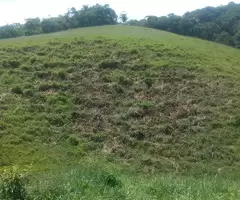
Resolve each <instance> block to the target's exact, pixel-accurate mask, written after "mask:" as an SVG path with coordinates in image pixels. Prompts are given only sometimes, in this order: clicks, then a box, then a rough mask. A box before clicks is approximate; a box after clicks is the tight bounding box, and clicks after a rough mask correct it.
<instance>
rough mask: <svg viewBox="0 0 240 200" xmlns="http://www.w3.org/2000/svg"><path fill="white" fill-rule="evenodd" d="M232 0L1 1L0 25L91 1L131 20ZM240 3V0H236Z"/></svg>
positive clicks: (179, 12)
mask: <svg viewBox="0 0 240 200" xmlns="http://www.w3.org/2000/svg"><path fill="white" fill-rule="evenodd" d="M230 1H231V0H0V25H4V24H7V23H13V22H20V23H22V22H24V19H26V18H30V17H41V18H42V17H47V16H49V15H50V16H57V15H58V14H63V13H65V12H66V11H67V9H68V8H71V7H75V8H81V6H82V5H85V4H88V5H92V4H96V3H99V4H109V5H110V6H111V7H112V8H113V9H114V10H115V11H116V12H117V14H119V13H120V12H122V11H126V12H127V13H128V16H129V17H130V18H131V19H141V18H143V17H145V16H146V15H157V16H162V15H167V14H169V13H175V14H179V15H182V14H184V13H185V12H186V11H192V10H195V9H197V8H203V7H206V6H219V5H225V4H228V3H229V2H230ZM233 1H234V2H235V3H240V0H233Z"/></svg>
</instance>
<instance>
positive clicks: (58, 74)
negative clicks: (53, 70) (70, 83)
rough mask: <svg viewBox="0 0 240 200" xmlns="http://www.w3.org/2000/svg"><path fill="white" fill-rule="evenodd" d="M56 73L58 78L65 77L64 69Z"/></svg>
mask: <svg viewBox="0 0 240 200" xmlns="http://www.w3.org/2000/svg"><path fill="white" fill-rule="evenodd" d="M56 75H57V77H58V78H60V79H63V80H64V79H66V78H67V72H66V71H64V70H60V71H58V72H57V74H56Z"/></svg>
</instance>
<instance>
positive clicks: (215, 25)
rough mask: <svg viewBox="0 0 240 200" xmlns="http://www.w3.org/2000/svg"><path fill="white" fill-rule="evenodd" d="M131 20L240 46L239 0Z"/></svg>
mask: <svg viewBox="0 0 240 200" xmlns="http://www.w3.org/2000/svg"><path fill="white" fill-rule="evenodd" d="M128 24H129V25H138V26H146V27H150V28H155V29H160V30H165V31H170V32H174V33H177V34H182V35H187V36H194V37H199V38H202V39H206V40H211V41H216V42H220V43H223V44H227V45H231V46H234V47H237V48H239V46H240V45H239V44H240V37H239V35H240V4H235V3H233V2H231V3H229V4H228V5H226V6H219V7H216V8H214V7H206V8H203V9H198V10H195V11H193V12H187V13H185V14H184V15H183V16H182V17H181V16H177V15H175V14H169V15H168V16H163V17H157V16H147V17H146V18H145V19H142V20H140V21H137V20H130V21H129V22H128Z"/></svg>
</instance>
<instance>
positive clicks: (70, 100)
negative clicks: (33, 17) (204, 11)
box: [0, 26, 240, 199]
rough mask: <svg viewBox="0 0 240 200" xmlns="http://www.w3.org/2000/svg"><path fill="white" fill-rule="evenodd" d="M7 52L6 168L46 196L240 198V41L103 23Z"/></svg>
mask: <svg viewBox="0 0 240 200" xmlns="http://www.w3.org/2000/svg"><path fill="white" fill-rule="evenodd" d="M0 55H1V59H0V101H1V104H0V171H4V172H5V173H7V174H8V171H9V170H11V169H12V166H14V165H17V166H18V172H19V173H22V171H26V170H27V171H28V173H30V174H31V177H32V176H33V177H34V178H30V179H31V180H30V181H29V183H28V184H27V186H26V188H27V191H28V193H29V195H30V196H31V195H32V196H34V195H36V198H35V199H79V198H82V199H221V198H223V199H236V197H239V196H236V195H240V192H239V191H240V190H239V182H238V181H237V182H236V180H237V179H238V178H239V172H240V171H239V169H240V168H239V167H240V135H239V134H240V114H239V113H240V98H239V96H240V67H239V66H240V56H239V55H240V54H239V50H237V49H233V48H230V47H227V46H223V45H220V44H216V43H211V42H207V41H203V40H199V39H193V38H187V37H183V36H178V35H174V34H171V33H167V32H162V31H157V30H152V29H147V28H140V27H130V26H103V27H93V28H84V29H75V30H71V31H66V32H59V33H54V34H49V35H39V36H33V37H23V38H17V39H9V40H1V41H0ZM70 169H72V171H71V172H69V171H70ZM52 170H53V171H54V172H52ZM60 172H61V173H60ZM9 173H10V172H9ZM59 174H61V175H59ZM205 175H206V177H205ZM77 177H79V178H77ZM157 177H158V178H157ZM212 177H214V178H213V179H212ZM226 177H228V178H227V179H226ZM211 179H212V180H211ZM56 183H58V184H56ZM38 184H39V185H42V186H41V187H40V186H39V187H38ZM79 188H81V190H80V189H79ZM199 191H201V192H199ZM51 195H52V196H51ZM71 195H72V196H71ZM237 199H238V198H237Z"/></svg>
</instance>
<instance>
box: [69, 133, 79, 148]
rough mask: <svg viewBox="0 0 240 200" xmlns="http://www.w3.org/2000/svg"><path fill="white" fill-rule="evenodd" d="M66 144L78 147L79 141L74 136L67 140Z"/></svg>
mask: <svg viewBox="0 0 240 200" xmlns="http://www.w3.org/2000/svg"><path fill="white" fill-rule="evenodd" d="M67 142H68V144H70V145H71V146H78V145H79V140H78V138H77V137H76V136H74V135H72V136H70V137H69V138H68V139H67Z"/></svg>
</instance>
